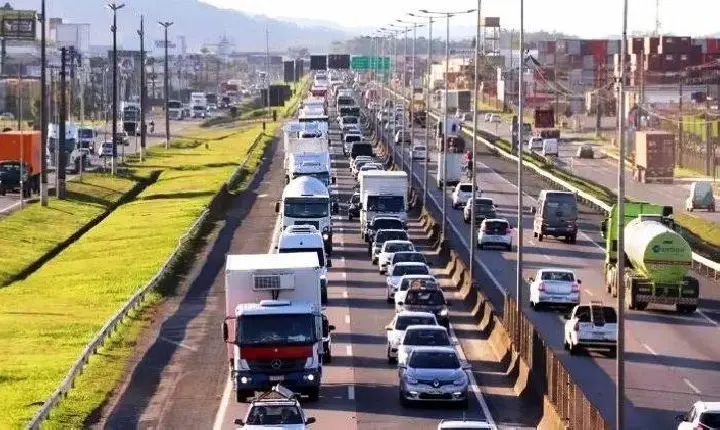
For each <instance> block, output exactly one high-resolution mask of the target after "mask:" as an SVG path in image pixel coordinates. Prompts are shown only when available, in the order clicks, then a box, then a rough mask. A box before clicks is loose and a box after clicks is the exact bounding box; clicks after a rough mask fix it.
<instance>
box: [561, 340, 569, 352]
mask: <svg viewBox="0 0 720 430" xmlns="http://www.w3.org/2000/svg"><path fill="white" fill-rule="evenodd" d="M563 349H564V350H565V351H568V350H570V347H569V345H568V343H567V340H566V339H563Z"/></svg>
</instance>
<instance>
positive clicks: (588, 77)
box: [581, 70, 595, 85]
mask: <svg viewBox="0 0 720 430" xmlns="http://www.w3.org/2000/svg"><path fill="white" fill-rule="evenodd" d="M581 82H582V85H594V84H595V71H594V70H583V71H582V79H581Z"/></svg>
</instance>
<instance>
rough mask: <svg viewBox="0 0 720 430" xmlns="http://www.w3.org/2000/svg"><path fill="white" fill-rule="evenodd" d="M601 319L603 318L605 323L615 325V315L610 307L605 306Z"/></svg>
mask: <svg viewBox="0 0 720 430" xmlns="http://www.w3.org/2000/svg"><path fill="white" fill-rule="evenodd" d="M603 317H604V318H605V322H606V323H609V324H617V313H616V312H615V309H614V308H611V307H610V306H605V307H604V308H603Z"/></svg>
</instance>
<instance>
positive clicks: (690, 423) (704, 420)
mask: <svg viewBox="0 0 720 430" xmlns="http://www.w3.org/2000/svg"><path fill="white" fill-rule="evenodd" d="M675 420H676V421H677V422H678V427H677V428H678V430H695V429H702V430H705V429H719V428H720V402H702V401H698V402H695V404H694V405H693V407H692V409H690V411H689V412H688V413H687V414H680V415H678V416H676V417H675Z"/></svg>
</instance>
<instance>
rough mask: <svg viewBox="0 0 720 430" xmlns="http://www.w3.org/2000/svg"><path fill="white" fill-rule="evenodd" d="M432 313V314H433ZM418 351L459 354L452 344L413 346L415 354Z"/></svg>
mask: <svg viewBox="0 0 720 430" xmlns="http://www.w3.org/2000/svg"><path fill="white" fill-rule="evenodd" d="M426 313H427V312H426ZM431 315H432V314H431ZM418 352H452V353H453V354H455V355H456V356H457V352H455V348H453V347H452V346H435V345H432V346H430V345H427V346H426V345H423V346H417V347H415V348H413V354H415V353H418Z"/></svg>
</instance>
